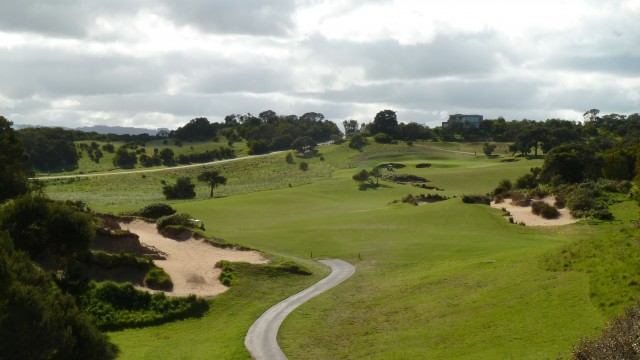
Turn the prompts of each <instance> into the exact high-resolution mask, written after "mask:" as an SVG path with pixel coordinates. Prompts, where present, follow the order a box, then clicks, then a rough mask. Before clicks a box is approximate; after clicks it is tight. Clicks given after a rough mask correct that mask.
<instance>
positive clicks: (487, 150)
mask: <svg viewBox="0 0 640 360" xmlns="http://www.w3.org/2000/svg"><path fill="white" fill-rule="evenodd" d="M495 149H496V144H489V143H488V142H486V143H484V145H482V151H483V152H484V154H485V155H487V157H490V156H491V154H492V153H493V151H494V150H495Z"/></svg>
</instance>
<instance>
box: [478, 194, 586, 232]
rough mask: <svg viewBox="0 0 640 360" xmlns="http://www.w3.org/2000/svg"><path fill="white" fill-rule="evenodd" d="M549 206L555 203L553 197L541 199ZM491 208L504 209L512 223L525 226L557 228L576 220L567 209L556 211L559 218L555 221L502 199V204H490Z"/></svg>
mask: <svg viewBox="0 0 640 360" xmlns="http://www.w3.org/2000/svg"><path fill="white" fill-rule="evenodd" d="M542 200H543V201H544V202H546V203H547V204H549V205H553V204H554V203H555V201H556V199H555V197H553V196H549V197H546V198H544V199H542ZM491 207H493V208H496V209H502V208H505V209H506V210H507V211H508V212H510V213H511V217H513V221H515V222H517V223H520V222H523V223H524V224H525V225H527V226H557V225H567V224H572V223H574V222H576V221H578V220H576V219H574V218H573V217H571V215H570V214H569V209H567V208H564V209H558V212H560V216H559V217H558V218H557V219H545V218H543V217H542V216H538V215H536V214H534V213H532V212H531V206H516V205H512V204H511V199H504V201H503V202H501V203H499V204H496V203H495V202H491Z"/></svg>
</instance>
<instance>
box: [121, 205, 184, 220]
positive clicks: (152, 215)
mask: <svg viewBox="0 0 640 360" xmlns="http://www.w3.org/2000/svg"><path fill="white" fill-rule="evenodd" d="M175 213H176V211H175V210H174V209H173V208H172V207H171V205H168V204H163V203H156V204H151V205H147V206H145V207H143V208H142V209H140V210H137V211H132V212H129V213H124V214H125V215H133V216H141V217H144V218H147V219H153V220H158V219H159V218H161V217H163V216H168V215H173V214H175Z"/></svg>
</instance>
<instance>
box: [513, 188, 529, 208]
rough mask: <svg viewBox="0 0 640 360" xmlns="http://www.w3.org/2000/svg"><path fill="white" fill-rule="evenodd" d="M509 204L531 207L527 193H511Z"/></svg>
mask: <svg viewBox="0 0 640 360" xmlns="http://www.w3.org/2000/svg"><path fill="white" fill-rule="evenodd" d="M511 203H512V204H513V205H516V206H529V205H531V196H530V194H529V192H528V191H512V192H511Z"/></svg>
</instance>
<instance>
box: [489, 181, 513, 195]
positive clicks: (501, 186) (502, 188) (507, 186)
mask: <svg viewBox="0 0 640 360" xmlns="http://www.w3.org/2000/svg"><path fill="white" fill-rule="evenodd" d="M511 188H513V184H512V183H511V180H509V179H502V180H500V182H499V183H498V187H496V188H495V189H494V190H493V194H494V195H502V194H506V193H507V192H509V190H511Z"/></svg>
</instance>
